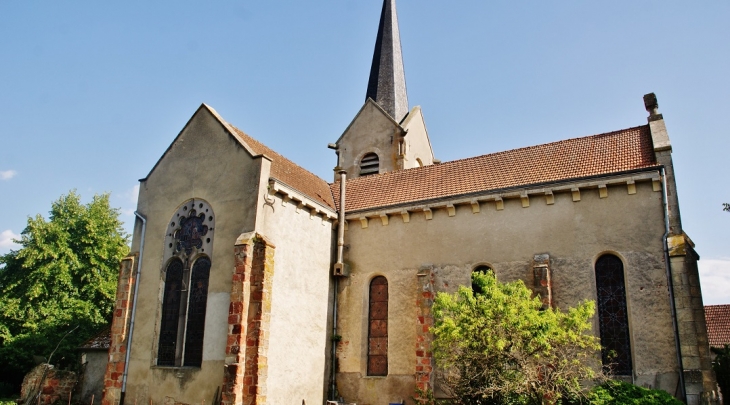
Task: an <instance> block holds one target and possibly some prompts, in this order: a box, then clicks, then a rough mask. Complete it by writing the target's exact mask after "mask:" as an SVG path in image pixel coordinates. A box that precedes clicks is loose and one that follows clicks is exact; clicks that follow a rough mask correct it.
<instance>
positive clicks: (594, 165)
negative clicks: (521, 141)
mask: <svg viewBox="0 0 730 405" xmlns="http://www.w3.org/2000/svg"><path fill="white" fill-rule="evenodd" d="M656 165H657V163H656V157H655V155H654V150H653V146H652V140H651V133H650V132H649V126H648V125H644V126H639V127H634V128H629V129H624V130H621V131H616V132H610V133H606V134H600V135H593V136H588V137H583V138H574V139H567V140H564V141H559V142H553V143H547V144H544V145H537V146H531V147H527V148H521V149H514V150H509V151H505V152H499V153H492V154H489V155H482V156H477V157H473V158H468V159H462V160H455V161H451V162H446V163H441V164H436V165H431V166H424V167H418V168H414V169H406V170H400V171H395V172H389V173H383V174H378V175H372V176H364V177H358V178H355V179H352V180H348V181H347V202H346V205H347V211H358V210H364V209H373V208H378V207H386V206H392V205H398V204H405V203H414V202H418V201H424V200H432V199H438V198H443V197H455V196H459V195H466V194H472V193H480V192H488V191H491V190H500V189H505V188H512V187H520V186H528V185H533V184H541V183H549V182H556V181H564V180H569V179H578V178H584V177H590V176H596V175H603V174H610V173H619V172H625V171H630V170H636V169H642V168H647V167H652V166H656ZM331 188H332V192H333V194H334V195H335V201H337V202H338V203H339V201H338V200H339V186H338V185H337V183H335V184H332V185H331Z"/></svg>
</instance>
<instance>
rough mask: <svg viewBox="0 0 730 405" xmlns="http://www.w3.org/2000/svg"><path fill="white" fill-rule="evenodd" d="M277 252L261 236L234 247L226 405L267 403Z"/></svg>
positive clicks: (244, 237)
mask: <svg viewBox="0 0 730 405" xmlns="http://www.w3.org/2000/svg"><path fill="white" fill-rule="evenodd" d="M274 251H275V247H274V245H272V244H271V243H270V242H268V241H267V240H266V239H265V238H264V237H262V236H261V235H258V234H244V235H241V237H240V238H239V239H238V241H236V246H235V247H234V255H235V269H234V273H233V286H232V288H231V304H230V307H229V312H228V330H229V332H228V341H227V344H226V372H225V374H224V381H223V395H222V398H223V399H222V403H223V404H224V405H260V404H265V403H266V376H267V353H268V349H269V324H270V322H271V286H272V279H273V275H274Z"/></svg>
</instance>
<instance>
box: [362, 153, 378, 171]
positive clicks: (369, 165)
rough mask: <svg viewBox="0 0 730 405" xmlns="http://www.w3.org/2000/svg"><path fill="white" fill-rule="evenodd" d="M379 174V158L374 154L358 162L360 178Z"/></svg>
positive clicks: (367, 155) (369, 154)
mask: <svg viewBox="0 0 730 405" xmlns="http://www.w3.org/2000/svg"><path fill="white" fill-rule="evenodd" d="M379 172H380V158H379V157H378V155H377V154H376V153H373V152H370V153H368V154H366V155H365V156H363V157H362V159H361V160H360V176H367V175H369V174H378V173H379Z"/></svg>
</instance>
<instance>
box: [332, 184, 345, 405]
mask: <svg viewBox="0 0 730 405" xmlns="http://www.w3.org/2000/svg"><path fill="white" fill-rule="evenodd" d="M339 174H340V212H339V218H338V220H337V263H336V264H335V266H337V265H342V264H343V256H344V249H345V183H346V181H347V172H346V171H344V170H340V171H339ZM339 285H340V279H339V277H337V276H335V287H334V288H335V291H334V294H333V299H332V300H333V303H332V353H331V354H330V357H331V358H332V364H331V365H330V369H331V371H330V400H332V401H336V400H337V398H336V391H337V381H336V377H335V376H336V370H335V368H336V367H337V342H336V341H335V339H334V338H335V336H337V290H338V288H339Z"/></svg>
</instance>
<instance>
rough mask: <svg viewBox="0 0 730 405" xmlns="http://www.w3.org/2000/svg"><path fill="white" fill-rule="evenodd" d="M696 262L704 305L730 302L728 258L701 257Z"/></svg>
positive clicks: (729, 266)
mask: <svg viewBox="0 0 730 405" xmlns="http://www.w3.org/2000/svg"><path fill="white" fill-rule="evenodd" d="M698 263H699V267H700V284H702V299H703V301H704V303H705V305H717V304H730V258H722V259H702V260H700V261H699V262H698Z"/></svg>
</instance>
